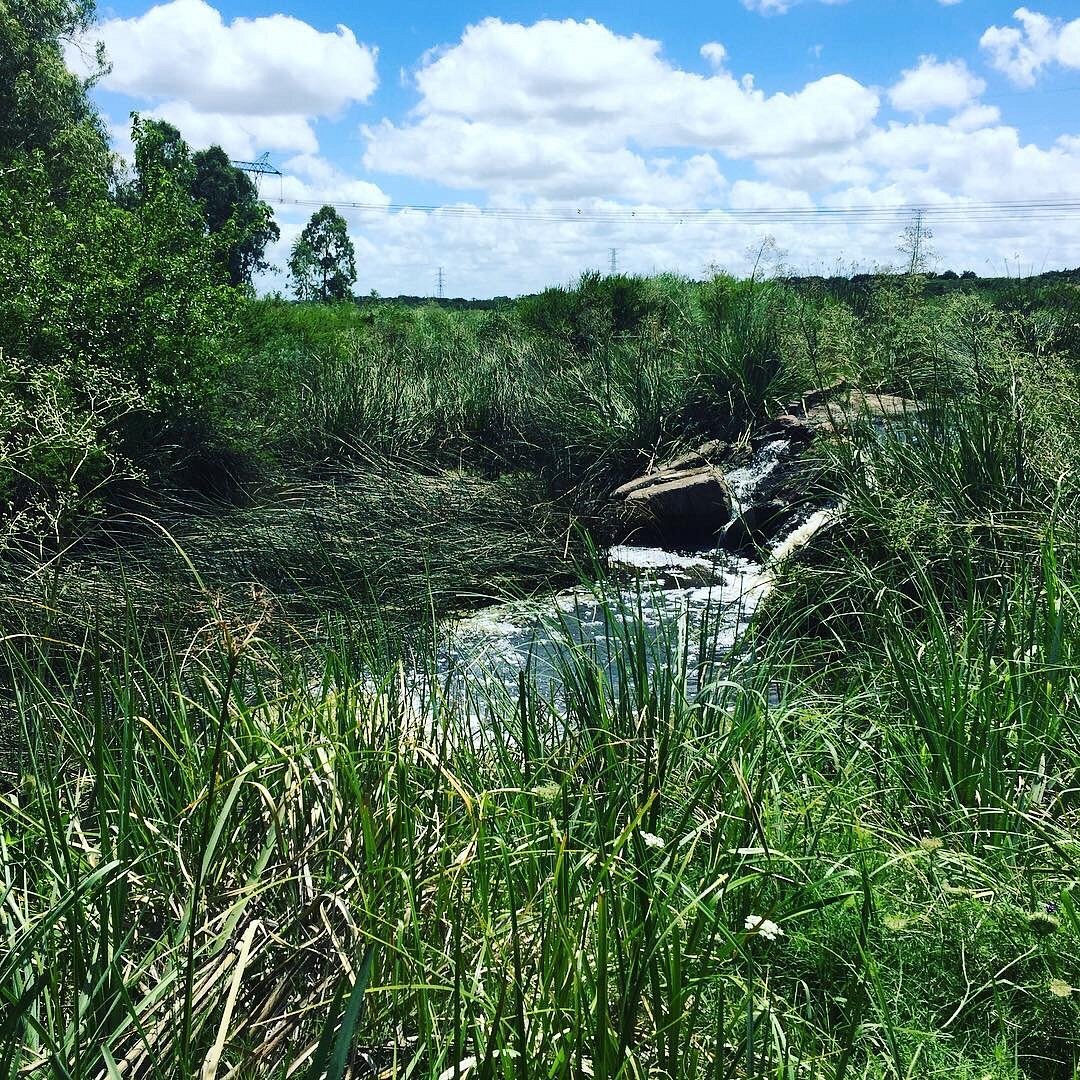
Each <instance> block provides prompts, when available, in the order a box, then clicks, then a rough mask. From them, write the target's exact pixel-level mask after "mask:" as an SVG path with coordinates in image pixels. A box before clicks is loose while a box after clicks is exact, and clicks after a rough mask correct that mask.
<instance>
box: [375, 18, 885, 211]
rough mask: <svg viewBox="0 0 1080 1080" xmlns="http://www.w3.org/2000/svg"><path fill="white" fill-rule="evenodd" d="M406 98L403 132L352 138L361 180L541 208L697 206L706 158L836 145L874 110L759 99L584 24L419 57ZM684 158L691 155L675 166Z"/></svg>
mask: <svg viewBox="0 0 1080 1080" xmlns="http://www.w3.org/2000/svg"><path fill="white" fill-rule="evenodd" d="M702 54H703V57H704V58H705V59H706V60H707V61H708V62H709V63H710V65H711V66H712V67H713V68H714V69H716V68H719V67H720V65H721V64H722V62H723V60H724V58H725V57H726V52H725V51H724V49H723V46H721V45H719V44H718V43H716V42H711V43H709V44H707V45H705V46H704V47H703V49H702ZM416 86H417V88H418V90H419V92H420V102H419V104H418V106H417V109H416V111H415V115H414V117H413V118H412V119H411V120H410V121H408V122H406V123H403V124H401V123H393V122H390V121H385V122H384V123H382V124H381V125H378V126H376V127H369V128H367V129H365V132H364V134H365V136H366V138H367V140H368V145H367V150H366V153H365V157H364V162H365V164H366V165H367V166H368V167H369V168H372V169H375V170H379V171H384V172H391V173H403V174H409V175H414V176H421V177H424V178H426V179H432V180H438V181H440V182H443V183H447V184H450V185H452V186H456V187H461V188H489V189H490V188H492V187H496V188H499V187H505V186H509V185H516V186H518V187H521V186H527V185H531V186H532V188H533V190H535V191H536V192H539V193H541V194H547V195H551V196H557V195H560V194H563V195H571V194H573V193H575V192H576V193H578V194H584V195H589V194H609V195H615V196H618V197H624V198H642V197H656V195H657V193H658V192H659V191H660V190H662V189H666V190H668V191H669V192H674V193H678V194H680V195H684V196H685V197H693V196H694V195H695V194H696V195H697V196H698V197H703V196H705V195H707V194H708V193H709V190H710V189H712V188H715V186H716V184H717V183H718V182H719V173H718V171H717V170H715V169H714V168H713V167H712V166H711V165H710V164H709V161H710V158H709V157H708V155H709V154H710V153H712V152H722V153H723V154H724V155H725V156H726V157H729V158H739V157H756V156H768V155H783V154H791V153H805V152H810V151H813V150H816V149H821V148H828V147H838V146H843V145H846V144H849V143H851V142H853V141H854V140H856V139H857V138H859V137H860V136H861V135H863V134H864V133H865V132H866V131H867V130H869V128H870V126H871V124H872V122H873V119H874V117H875V115H876V113H877V111H878V107H879V100H878V96H877V94H876V93H875V92H874V91H873V90H871V89H869V88H867V87H865V86H863V85H861V84H860V83H858V82H857V81H856V80H854V79H851V78H848V77H847V76H844V75H830V76H827V77H825V78H823V79H818V80H816V81H815V82H811V83H808V84H807V85H806V86H804V87H803V88H802V89H801V90H799V91H798V92H796V93H793V94H782V93H778V94H773V95H767V94H765V93H764V92H763V91H761V90H759V89H757V88H756V87H755V86H754V83H753V79H752V78H751V77H748V76H747V77H743V78H742V79H737V78H736V77H735V76H734V75H732V74H731V73H730V72H728V71H725V70H714V71H713V73H711V74H708V75H702V74H699V73H697V72H691V71H686V70H683V69H680V68H678V67H675V66H673V65H672V64H670V63H668V62H667V61H666V60H665V59H664V58H663V57H662V56H661V52H660V43H659V42H657V41H654V40H651V39H649V38H644V37H641V36H638V35H634V36H631V37H627V36H622V35H619V34H616V33H614V32H612V31H611V30H609V29H608V28H607V27H605V26H603V25H602V24H600V23H597V22H595V21H593V20H587V21H585V22H578V21H575V20H570V19H568V20H564V21H554V20H544V21H541V22H538V23H535V24H533V25H531V26H523V25H520V24H515V23H505V22H503V21H501V20H500V19H486V20H484V21H483V22H481V23H479V24H477V25H475V26H470V27H469V28H468V29H467V30H466V31H465V33H464V35H463V36H462V38H461V41H460V42H458V43H457V44H456V45H453V46H451V47H449V48H446V49H443V50H440V51H438V52H436V53H433V54H430V55H429V56H428V57H427V58H426V59H425V61H424V62H423V63H422V65H421V67H420V70H419V71H418V72H417V74H416ZM493 88H497V91H496V92H493ZM689 151H696V152H697V154H696V156H695V157H694V158H692V159H691V160H690V161H689V162H685V163H684V162H682V160H681V159H680V157H679V154H680V153H684V152H689ZM671 152H675V157H674V159H672V158H670V153H671ZM702 154H704V155H705V156H704V157H702V156H701V155H702ZM695 188H696V190H695ZM671 197H672V196H671V195H669V198H671Z"/></svg>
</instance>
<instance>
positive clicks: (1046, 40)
mask: <svg viewBox="0 0 1080 1080" xmlns="http://www.w3.org/2000/svg"><path fill="white" fill-rule="evenodd" d="M1013 17H1014V19H1015V20H1016V22H1017V23H1019V24H1020V25H1019V26H991V27H990V28H989V29H988V30H987V31H986V33H984V34H983V36H982V39H981V42H980V44H981V45H982V48H983V50H984V51H985V52H986V53H987V54H988V59H989V61H990V64H991V65H992V66H993V67H995V68H997V70H998V71H1001V72H1003V73H1004V74H1005V75H1007V76H1008V78H1009V79H1010V80H1011V81H1012V82H1013V83H1015V84H1016V85H1017V86H1034V85H1035V83H1036V81H1037V79H1038V77H1039V75H1040V74H1041V73H1042V71H1043V69H1044V68H1046V67H1048V66H1049V65H1051V64H1060V65H1061V66H1062V67H1066V68H1080V19H1073V21H1072V22H1064V21H1063V20H1061V19H1051V18H1049V17H1047V16H1046V15H1042V14H1040V13H1039V12H1037V11H1031V10H1029V9H1028V8H1025V7H1022V8H1017V10H1016V12H1015V14H1014V16H1013Z"/></svg>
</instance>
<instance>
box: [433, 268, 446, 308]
mask: <svg viewBox="0 0 1080 1080" xmlns="http://www.w3.org/2000/svg"><path fill="white" fill-rule="evenodd" d="M435 295H436V296H438V298H439V299H440V300H442V299H443V297H444V296H445V295H446V275H445V274H444V273H443V268H442V267H441V266H440V267H439V276H438V279H437V285H436V294H435Z"/></svg>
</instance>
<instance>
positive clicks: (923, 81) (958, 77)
mask: <svg viewBox="0 0 1080 1080" xmlns="http://www.w3.org/2000/svg"><path fill="white" fill-rule="evenodd" d="M985 89H986V83H985V82H984V81H983V80H982V79H980V78H978V76H976V75H973V74H972V73H971V71H969V70H968V66H967V64H965V63H964V61H963V60H944V61H939V60H938V58H937V57H936V56H921V57H919V63H918V65H917V66H916V67H913V68H908V69H907V70H906V71H904V72H903V73H902V75H901V76H900V81H899V82H898V83H896V85H895V86H893V87H892V89H891V90H890V91H889V101H890V102H892V105H893V108H896V109H899V110H900V111H901V112H910V113H917V114H919V115H920V116H925V115H926V114H927V113H931V112H934V111H935V110H937V109H952V110H956V109H962V108H964V107H965V106H967V105H969V104H971V102H972V101H973V100H974V99H975V98H977V97H978V96H979V95H980V94H981V93H982V92H983V91H984V90H985Z"/></svg>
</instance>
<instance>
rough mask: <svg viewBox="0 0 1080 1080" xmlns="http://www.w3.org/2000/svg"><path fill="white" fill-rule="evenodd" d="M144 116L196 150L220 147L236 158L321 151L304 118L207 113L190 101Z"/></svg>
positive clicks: (170, 104)
mask: <svg viewBox="0 0 1080 1080" xmlns="http://www.w3.org/2000/svg"><path fill="white" fill-rule="evenodd" d="M142 115H143V116H147V117H153V118H155V119H159V120H167V121H168V122H169V123H170V124H172V125H173V126H175V127H177V128H179V130H180V133H181V134H182V135H183V136H184V139H185V140H186V141H187V142H188V143H189V145H191V146H192V147H193V148H195V149H200V148H202V147H205V146H211V145H218V146H221V147H223V148H224V149H225V151H226V152H227V153H228V154H229V156H230V157H234V158H253V157H255V156H256V155H257V154H260V153H262V152H263V151H264V150H283V151H289V152H292V153H303V154H313V153H315V152H316V151H317V150H318V148H319V140H318V139H317V138H316V136H315V131H314V129H313V128H312V126H311V123H310V122H309V121H308V120H307V119H306V118H305V117H303V116H243V115H240V114H237V113H207V112H200V111H199V110H198V109H196V108H195V107H194V106H193V105H192V104H191V103H190V102H187V101H166V102H164V103H163V104H161V105H158V106H156V107H155V108H153V109H147V110H144V111H143V113H142Z"/></svg>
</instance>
